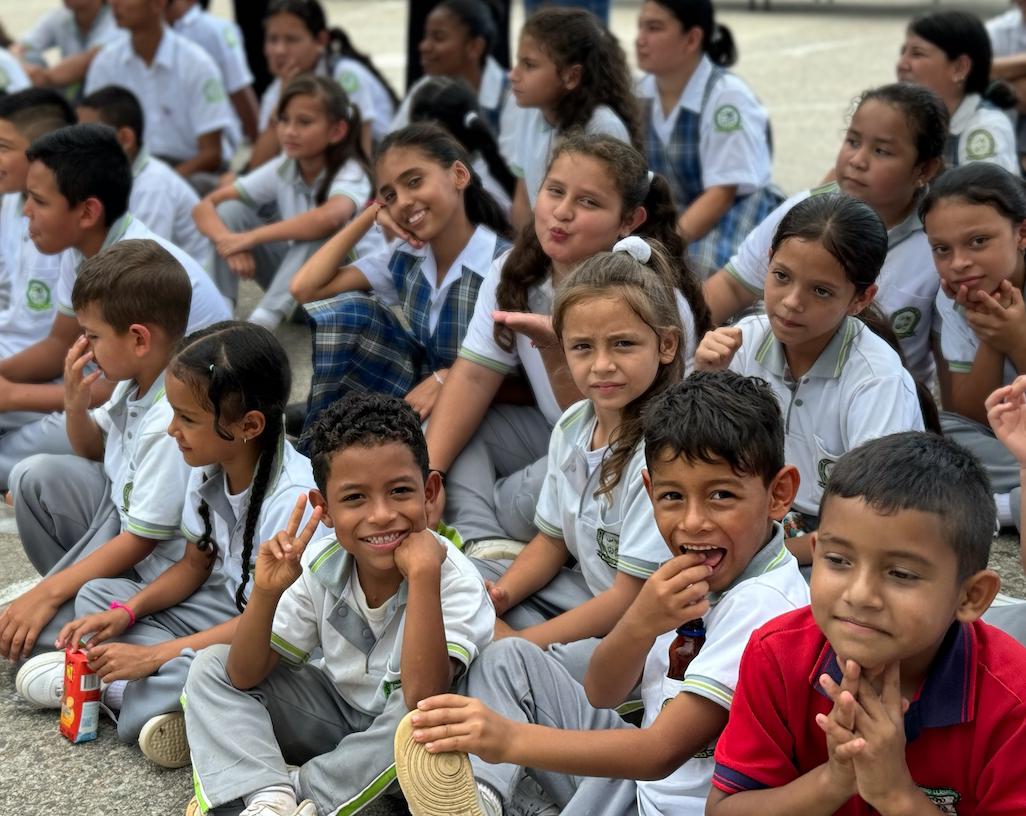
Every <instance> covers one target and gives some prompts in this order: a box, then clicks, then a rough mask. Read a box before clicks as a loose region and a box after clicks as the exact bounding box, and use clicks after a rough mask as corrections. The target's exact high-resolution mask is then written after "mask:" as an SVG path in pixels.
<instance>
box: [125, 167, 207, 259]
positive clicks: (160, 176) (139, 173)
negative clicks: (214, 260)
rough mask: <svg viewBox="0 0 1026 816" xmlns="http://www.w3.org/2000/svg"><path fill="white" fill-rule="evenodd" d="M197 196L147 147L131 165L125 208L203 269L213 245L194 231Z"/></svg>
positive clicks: (187, 183) (190, 187)
mask: <svg viewBox="0 0 1026 816" xmlns="http://www.w3.org/2000/svg"><path fill="white" fill-rule="evenodd" d="M197 204H199V196H198V195H196V191H195V190H194V189H193V188H192V186H191V185H190V184H189V182H187V181H186V180H185V179H184V178H182V177H181V176H180V175H179V174H178V173H176V172H175V171H174V170H173V169H172V168H171V166H170V165H168V164H166V163H165V162H162V161H161V160H160V159H158V158H155V157H153V156H151V155H150V153H149V151H148V150H146V148H143V149H142V150H140V151H139V154H138V155H137V156H136V157H135V161H134V162H132V194H131V195H130V196H129V198H128V209H129V211H130V212H131V213H132V214H133V215H135V217H136V218H138V219H139V220H140V221H142V222H143V223H144V224H145V225H146V226H147V227H149V228H150V229H151V230H153V232H155V233H156V234H157V235H159V236H160V237H161V238H164V239H165V240H167V241H170V242H171V243H172V244H174V245H175V246H177V247H179V248H181V249H184V250H185V251H186V252H188V253H189V255H191V256H192V258H193V260H195V261H196V262H197V263H198V264H200V265H201V266H203V267H204V268H206V264H207V262H208V261H209V260H210V258H211V254H212V253H213V246H212V245H211V243H210V241H208V240H207V238H206V236H204V235H203V233H201V232H200V231H199V230H198V229H197V228H196V221H195V219H194V218H193V217H192V210H193V208H194V207H195V206H196V205H197Z"/></svg>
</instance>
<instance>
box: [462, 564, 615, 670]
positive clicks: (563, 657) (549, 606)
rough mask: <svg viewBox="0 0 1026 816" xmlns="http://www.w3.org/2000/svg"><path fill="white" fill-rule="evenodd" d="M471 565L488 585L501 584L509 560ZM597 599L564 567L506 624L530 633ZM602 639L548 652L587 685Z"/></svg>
mask: <svg viewBox="0 0 1026 816" xmlns="http://www.w3.org/2000/svg"><path fill="white" fill-rule="evenodd" d="M470 560H471V562H472V563H473V564H474V566H476V567H477V571H478V572H480V573H481V577H482V578H484V579H485V580H486V581H498V580H499V578H501V577H502V576H503V574H504V573H505V572H506V570H508V569H509V565H510V564H512V563H513V562H512V561H510V560H509V559H500V560H494V561H490V560H485V559H478V558H471V559H470ZM593 597H594V595H592V594H591V590H590V589H588V585H587V584H586V583H585V581H584V576H583V575H581V573H579V572H577V571H576V570H572V569H569V568H567V567H564V568H563V569H562V570H560V572H559V575H557V576H556V577H555V578H553V579H552V580H551V581H549V583H547V584H546V585H545V586H543V587H542V588H541V589H539V590H538V591H537V592H535V593H534V594H533V595H531V596H530V597H529V598H525V599H524V600H523V601H521V602H520V603H519V604H517V605H516V606H514V607H513V608H512V609H509V610H507V612H506V614H505V615H503V616H502V619H503V621H505V622H506V623H508V624H509V625H510V626H512V627H513V628H514V629H518V630H519V629H527V628H528V627H530V626H537V625H538V624H539V623H545V621H547V620H551V619H552V618H554V617H556V616H557V615H562V614H563V613H564V612H569V611H570V610H571V609H575V608H577V607H578V606H580V605H581V604H582V603H584V602H585V601H590V600H591V599H592V598H593ZM600 640H601V639H600V638H585V639H584V640H577V641H574V642H573V643H553V644H552V645H551V646H549V648H548V649H546V651H547V652H548V654H549V655H550V656H551V657H554V658H555V659H556V660H558V661H559V662H560V663H561V664H562V665H563V667H564V668H565V669H566V670H567V671H568V672H569V673H570V676H571V677H573V678H574V680H576V681H577V682H578V683H583V682H584V675H585V673H586V672H587V671H588V663H589V662H590V661H591V655H592V652H594V651H595V649H596V647H597V646H598V645H599V642H600Z"/></svg>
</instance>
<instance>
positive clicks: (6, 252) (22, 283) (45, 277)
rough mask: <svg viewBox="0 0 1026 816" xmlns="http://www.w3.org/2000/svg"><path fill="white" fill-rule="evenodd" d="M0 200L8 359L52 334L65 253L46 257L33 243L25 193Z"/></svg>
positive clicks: (2, 321) (1, 352)
mask: <svg viewBox="0 0 1026 816" xmlns="http://www.w3.org/2000/svg"><path fill="white" fill-rule="evenodd" d="M0 201H2V203H0V270H2V273H3V277H4V278H5V281H4V282H5V283H6V284H7V287H6V288H7V295H8V301H7V304H6V305H5V306H4V308H3V310H2V311H0V358H5V357H10V356H12V355H14V354H17V353H18V352H19V351H21V350H23V349H26V348H28V347H29V346H31V345H33V344H34V343H37V342H39V341H40V340H42V339H43V338H44V337H46V336H47V335H48V334H49V333H50V327H51V326H52V325H53V319H54V316H55V315H56V312H57V298H56V294H55V290H56V288H57V280H58V278H59V277H60V267H61V254H57V255H43V254H42V253H41V252H40V251H39V250H38V249H36V245H35V244H33V243H32V239H31V238H30V237H29V232H28V226H29V220H28V218H27V217H26V216H25V215H24V213H23V212H22V207H23V206H24V199H23V197H22V195H21V193H7V194H6V195H5V196H3V198H2V200H0Z"/></svg>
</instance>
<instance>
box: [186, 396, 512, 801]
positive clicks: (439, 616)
mask: <svg viewBox="0 0 1026 816" xmlns="http://www.w3.org/2000/svg"><path fill="white" fill-rule="evenodd" d="M310 434H311V447H310V453H311V461H312V464H313V472H314V479H315V481H316V482H317V490H313V491H311V493H310V500H311V501H312V502H313V504H314V507H315V509H314V512H313V514H312V515H311V517H310V521H309V522H308V523H307V524H306V526H305V527H303V529H302V531H301V532H300V517H301V515H302V512H303V507H304V505H305V499H304V498H303V497H301V498H300V499H299V501H298V502H297V503H296V510H295V512H294V513H293V516H292V518H291V520H290V521H289V523H288V525H287V527H286V528H285V530H283V531H281V532H279V533H278V535H277V536H276V537H275V538H272V539H270V540H269V541H266V542H264V544H263V545H262V546H261V548H260V552H259V554H258V556H257V562H256V571H255V573H254V576H253V590H252V593H251V595H250V598H249V603H248V605H247V606H246V610H245V612H243V613H242V617H241V619H240V620H239V624H238V628H237V629H236V630H235V636H234V638H233V640H232V645H231V647H230V648H229V647H228V646H212V647H210V648H208V649H205V650H204V651H202V652H201V653H200V654H199V656H198V657H197V658H196V660H195V662H194V663H193V665H192V668H191V670H190V671H189V678H188V680H187V682H186V685H185V695H184V696H183V698H182V701H183V705H184V707H185V722H186V730H187V732H188V735H189V744H190V746H191V750H192V763H193V775H194V778H195V789H196V805H193V810H194V809H195V807H197V806H198V807H199V809H200V810H201V811H202V812H203V813H206V812H207V810H208V809H209V808H211V807H219V808H220V806H222V805H228V804H233V805H238V806H239V807H240V808H241V807H242V806H243V805H242V803H244V806H245V808H246V813H259V814H261V816H274V815H275V814H278V815H279V816H313V814H314V813H321V814H327V813H355V812H356V811H358V810H360V809H361V808H362V807H364V806H365V805H367V804H368V803H370V802H371V801H373V800H374V799H376V798H377V797H378V796H380V795H382V794H383V793H385V792H386V790H387V789H388V788H389V786H390V784H391V783H392V782H393V781H394V779H395V767H394V765H395V763H394V758H393V753H392V740H393V736H394V733H395V729H396V727H397V726H398V724H399V721H400V719H401V718H402V716H403V715H405V714H406V712H407V710H408V709H409V708H410V707H412V706H413V705H415V704H416V702H417V700H420V699H423V697H424V696H426V695H432V694H438V693H441V692H443V691H445V690H446V689H448V688H449V687H450V686H451V685H452V682H453V680H454V679H455V678H456V677H457V676H459V675H461V674H463V673H464V672H465V671H466V669H467V667H468V666H469V665H470V664H471V662H472V661H473V660H474V658H475V657H476V656H477V653H478V651H479V650H480V649H482V648H483V647H484V646H485V645H486V644H487V643H488V642H489V640H490V639H491V633H492V628H493V627H494V625H495V614H494V612H493V611H492V607H491V604H490V603H489V602H488V597H487V594H486V593H485V589H484V585H483V583H482V581H481V579H480V577H478V575H477V571H476V570H475V569H474V567H473V566H472V565H471V564H470V563H469V562H468V561H467V559H466V558H465V557H464V556H463V555H462V554H461V553H460V552H459V551H458V550H456V549H455V548H454V547H453V546H452V545H451V544H450V543H449V542H448V541H446V539H444V538H442V537H441V536H439V535H437V534H436V533H434V532H432V531H430V530H427V529H425V528H426V525H427V514H428V509H429V506H430V504H431V502H433V501H434V500H435V499H436V498H437V495H438V491H439V488H440V487H441V482H440V479H439V476H438V474H437V473H435V472H429V471H428V458H427V444H426V443H425V441H424V434H423V432H422V431H421V429H420V421H419V419H418V418H417V414H416V413H415V412H414V411H413V409H412V408H410V407H409V406H408V405H406V403H404V402H402V401H401V400H399V399H398V398H395V397H383V396H378V395H366V396H357V395H350V396H348V397H347V398H345V399H343V400H341V401H339V402H337V403H335V404H334V405H332V406H330V407H329V408H327V409H326V410H325V411H324V413H323V414H322V415H321V418H320V419H319V420H318V422H317V423H316V424H315V425H314V426H313V428H312V429H311V431H310ZM322 518H323V520H324V523H325V524H327V525H328V526H329V527H333V528H334V532H335V535H334V537H330V538H324V539H321V540H319V541H314V542H313V543H312V544H310V539H311V537H312V536H313V533H314V530H315V529H316V527H317V524H318V522H319V521H320V520H321V519H322ZM308 544H310V546H309V547H307V545H308ZM318 649H319V650H321V651H323V654H324V659H323V661H317V662H315V663H313V664H309V663H308V662H307V661H308V660H309V658H310V655H311V653H312V652H314V651H315V650H318ZM282 660H284V662H282ZM228 711H230V712H231V718H232V727H231V728H230V729H227V728H225V727H224V715H225V712H228ZM286 763H295V766H294V767H292V768H289V766H288V765H287V764H286ZM296 766H298V767H296ZM239 799H241V800H242V803H240V802H239V801H238V800H239ZM297 799H300V800H304V801H302V803H301V804H299V805H298V806H297ZM219 812H220V811H219Z"/></svg>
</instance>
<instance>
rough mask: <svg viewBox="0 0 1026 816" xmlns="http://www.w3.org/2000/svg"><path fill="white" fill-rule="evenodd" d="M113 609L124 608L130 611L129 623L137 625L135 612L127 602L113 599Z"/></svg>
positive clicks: (111, 605) (111, 606)
mask: <svg viewBox="0 0 1026 816" xmlns="http://www.w3.org/2000/svg"><path fill="white" fill-rule="evenodd" d="M110 608H111V609H124V610H125V611H126V612H127V613H128V625H129V626H135V612H133V611H132V609H131V607H129V606H128V605H127V604H123V603H121V601H111V602H110Z"/></svg>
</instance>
